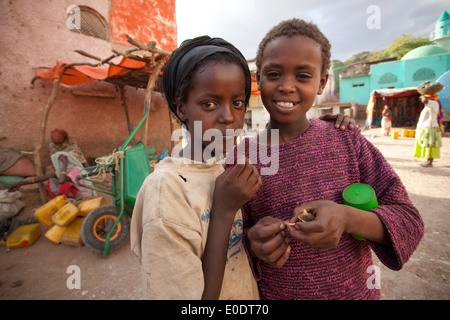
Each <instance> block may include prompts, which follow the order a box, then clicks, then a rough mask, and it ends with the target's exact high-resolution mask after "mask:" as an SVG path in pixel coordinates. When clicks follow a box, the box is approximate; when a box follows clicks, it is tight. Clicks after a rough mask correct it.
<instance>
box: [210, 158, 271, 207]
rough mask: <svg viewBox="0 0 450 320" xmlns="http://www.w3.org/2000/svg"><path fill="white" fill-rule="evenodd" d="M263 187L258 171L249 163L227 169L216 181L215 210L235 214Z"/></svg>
mask: <svg viewBox="0 0 450 320" xmlns="http://www.w3.org/2000/svg"><path fill="white" fill-rule="evenodd" d="M261 185H262V180H261V176H260V175H259V173H258V170H257V169H256V168H255V166H253V165H251V164H249V163H248V161H245V163H244V164H236V165H234V166H233V167H231V168H228V169H226V170H225V171H224V172H223V173H222V174H221V175H220V176H218V177H217V179H216V183H215V189H214V196H213V206H214V209H216V210H223V211H224V212H230V213H231V212H232V213H233V214H235V213H236V211H238V210H239V209H240V208H241V207H242V206H243V205H244V204H245V203H247V201H249V200H250V199H251V198H252V197H253V195H254V194H255V193H256V192H257V191H258V190H259V188H261ZM213 211H214V210H213Z"/></svg>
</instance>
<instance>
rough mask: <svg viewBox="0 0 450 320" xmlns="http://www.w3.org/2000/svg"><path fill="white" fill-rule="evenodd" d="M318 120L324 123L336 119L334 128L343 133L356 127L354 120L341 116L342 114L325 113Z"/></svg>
mask: <svg viewBox="0 0 450 320" xmlns="http://www.w3.org/2000/svg"><path fill="white" fill-rule="evenodd" d="M319 119H320V120H325V121H333V120H335V119H336V122H335V124H334V126H335V128H336V129H337V128H339V129H341V130H343V131H344V130H345V129H347V128H348V129H350V130H353V129H354V128H355V127H356V122H355V119H353V118H350V117H349V116H346V115H343V114H342V113H338V114H334V113H326V114H324V115H323V116H321V117H319Z"/></svg>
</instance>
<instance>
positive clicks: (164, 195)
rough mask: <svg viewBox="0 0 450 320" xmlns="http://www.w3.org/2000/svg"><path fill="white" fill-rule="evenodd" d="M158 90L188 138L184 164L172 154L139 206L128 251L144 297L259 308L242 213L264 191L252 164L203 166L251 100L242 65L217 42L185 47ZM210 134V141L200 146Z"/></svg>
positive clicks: (223, 43) (149, 182)
mask: <svg viewBox="0 0 450 320" xmlns="http://www.w3.org/2000/svg"><path fill="white" fill-rule="evenodd" d="M163 84H164V93H165V96H166V99H167V102H168V104H169V107H170V109H171V111H172V112H174V113H175V114H176V115H177V117H178V118H179V119H180V120H181V121H182V122H183V123H185V124H186V126H187V129H188V131H189V132H190V135H191V137H192V138H191V139H190V143H189V145H188V146H187V147H186V148H185V149H184V150H182V151H181V152H180V155H181V156H182V158H179V157H178V158H176V157H174V154H173V153H174V152H172V157H166V158H164V159H163V160H162V161H161V162H160V163H159V164H158V165H157V166H156V167H155V171H154V172H153V173H152V174H150V175H149V176H148V177H147V178H146V180H145V181H144V184H143V186H142V187H141V189H140V191H139V194H138V196H137V199H136V204H135V207H134V211H133V215H132V222H131V248H132V250H133V252H134V253H135V254H136V255H137V256H138V258H139V259H140V261H141V265H142V270H143V277H144V281H143V283H144V286H145V292H146V297H147V298H150V299H201V298H203V299H218V298H219V299H259V293H258V288H257V284H256V281H255V279H254V277H253V274H252V271H251V269H250V265H249V260H248V258H247V255H246V253H245V250H244V247H243V244H242V235H243V229H242V225H243V224H242V214H241V211H240V208H241V206H242V205H243V204H244V203H245V202H247V201H248V200H249V199H250V198H251V197H252V196H253V194H254V193H255V192H256V191H257V190H258V189H259V187H260V186H261V179H260V176H259V174H258V172H257V171H256V169H255V168H254V167H253V165H250V164H248V163H244V164H237V165H235V166H233V167H232V168H230V169H227V170H226V171H225V170H224V167H223V165H222V164H219V163H217V162H212V163H211V162H208V163H207V160H208V159H207V158H208V157H207V156H205V155H207V154H208V152H209V153H210V155H212V156H217V154H214V150H211V149H210V150H208V148H210V147H211V145H212V144H214V143H215V145H216V146H222V145H225V146H226V145H227V143H226V141H227V137H226V133H227V130H232V132H234V131H235V130H237V129H241V128H242V125H243V121H244V114H245V110H246V107H247V105H248V101H249V98H250V91H251V89H250V88H251V78H250V72H249V70H248V66H247V62H246V60H245V58H244V57H243V55H242V54H241V53H240V52H239V50H237V49H236V48H235V47H234V46H233V45H231V44H230V43H228V42H227V41H225V40H223V39H220V38H210V37H208V36H202V37H198V38H195V39H190V40H186V41H184V42H183V43H182V44H181V46H180V47H179V48H178V49H176V50H175V51H174V52H173V54H172V56H171V57H170V59H169V61H168V63H167V65H166V68H165V70H164V75H163ZM208 130H211V131H214V133H216V134H215V135H214V139H210V140H208V139H207V138H204V137H206V136H207V135H208ZM211 131H210V132H211ZM217 133H218V134H217ZM211 140H213V142H214V143H213V142H211ZM228 141H229V140H228ZM218 150H220V148H218ZM188 151H193V153H192V152H188ZM205 151H208V152H205ZM196 155H197V156H196ZM230 230H231V232H230Z"/></svg>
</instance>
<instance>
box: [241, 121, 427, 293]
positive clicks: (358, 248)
mask: <svg viewBox="0 0 450 320" xmlns="http://www.w3.org/2000/svg"><path fill="white" fill-rule="evenodd" d="M248 143H251V144H255V143H256V142H253V141H251V142H249V141H248V140H247V141H246V144H247V146H248ZM253 147H254V146H253ZM257 147H258V148H260V147H263V148H267V146H265V145H258V146H257ZM248 149H249V148H246V150H248ZM269 149H270V147H269ZM258 150H259V149H258ZM268 152H269V151H268ZM269 154H270V152H269ZM279 161H280V164H279V170H278V172H277V173H276V174H275V175H264V176H262V181H263V186H262V187H261V189H260V190H259V191H258V192H257V194H256V195H255V196H254V197H253V199H252V200H251V201H249V202H248V203H247V204H246V205H245V206H244V207H243V209H242V212H243V216H244V228H245V229H246V230H245V234H246V232H247V231H248V229H249V228H250V227H251V226H253V225H254V224H255V223H256V222H257V221H258V220H259V219H261V218H262V217H264V216H272V217H275V218H278V219H282V220H288V219H290V218H291V217H292V210H293V209H294V208H295V207H297V206H299V205H301V204H303V203H305V202H309V201H313V200H319V199H326V200H331V201H334V202H336V203H342V191H343V190H344V189H345V187H347V186H348V185H350V184H352V183H358V182H361V183H366V184H368V185H370V186H372V187H373V188H374V190H375V192H376V194H377V198H378V203H379V206H378V207H377V208H376V209H373V210H371V211H373V212H375V213H376V214H377V215H378V216H379V217H380V218H381V220H382V221H383V223H384V225H385V226H386V228H387V231H388V234H389V237H390V239H391V242H392V246H382V245H378V244H376V243H373V242H370V241H359V240H356V239H355V238H353V237H352V236H351V235H349V234H343V235H342V237H341V239H340V241H339V244H338V245H337V246H336V247H335V248H332V249H321V250H319V249H312V248H310V247H308V246H306V245H305V244H303V243H300V242H298V241H295V240H293V239H291V241H290V245H291V248H292V251H291V253H290V256H289V259H288V260H287V262H286V263H285V264H284V266H283V267H282V268H279V269H277V268H274V267H271V266H269V265H268V264H266V263H265V262H263V261H260V260H258V259H256V260H253V261H254V263H253V271H254V274H255V277H256V279H257V280H258V285H259V289H260V292H261V298H262V299H379V297H380V290H379V289H376V288H373V285H372V286H371V285H368V283H370V284H372V283H373V281H372V279H373V277H374V272H373V269H371V268H370V266H371V265H372V264H373V263H372V258H371V249H372V250H373V251H374V252H375V253H376V254H377V256H378V257H379V259H380V261H381V262H382V263H383V264H385V265H386V266H387V267H389V268H391V269H393V270H399V269H401V268H402V266H403V264H404V263H405V262H406V261H407V260H408V259H409V258H410V256H411V255H412V253H413V252H414V250H415V249H416V248H417V246H418V244H419V241H420V240H421V239H422V237H423V233H424V226H423V221H422V219H421V217H420V215H419V212H418V211H417V209H416V208H415V207H414V206H413V204H412V203H411V201H410V199H409V197H408V194H407V192H406V190H405V188H404V186H403V184H402V183H401V181H400V178H399V177H398V175H397V174H396V173H395V172H394V170H393V169H392V167H391V166H390V165H389V164H388V163H387V161H386V160H385V159H384V157H383V156H382V155H381V153H380V152H379V151H378V149H376V148H375V147H374V146H373V145H372V143H370V142H369V141H367V140H366V139H365V138H364V137H363V136H362V135H361V134H360V132H359V130H354V131H350V130H347V131H344V132H343V131H340V130H337V129H335V128H334V127H333V124H332V123H331V122H324V121H320V120H318V119H311V127H310V128H309V129H308V130H307V131H306V132H305V133H304V134H303V135H301V136H300V137H299V138H297V139H295V140H293V141H290V142H288V143H284V144H281V145H280V146H279ZM256 166H257V167H258V169H261V167H262V166H263V165H262V164H261V163H260V162H259V161H258V163H257V164H256ZM244 243H245V242H244ZM369 277H372V279H369ZM371 288H372V289H371Z"/></svg>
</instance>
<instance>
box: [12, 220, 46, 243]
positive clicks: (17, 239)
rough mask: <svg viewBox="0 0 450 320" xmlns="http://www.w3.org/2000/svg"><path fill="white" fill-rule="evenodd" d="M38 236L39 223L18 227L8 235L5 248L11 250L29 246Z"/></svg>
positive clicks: (39, 234)
mask: <svg viewBox="0 0 450 320" xmlns="http://www.w3.org/2000/svg"><path fill="white" fill-rule="evenodd" d="M40 236H41V226H40V224H39V223H34V224H27V225H24V226H20V227H18V228H17V229H16V230H14V231H13V232H12V233H11V234H10V235H8V237H7V239H6V246H7V247H8V248H11V249H12V248H22V247H27V246H31V245H32V244H33V243H35V242H36V240H37V239H39V237H40Z"/></svg>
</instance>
